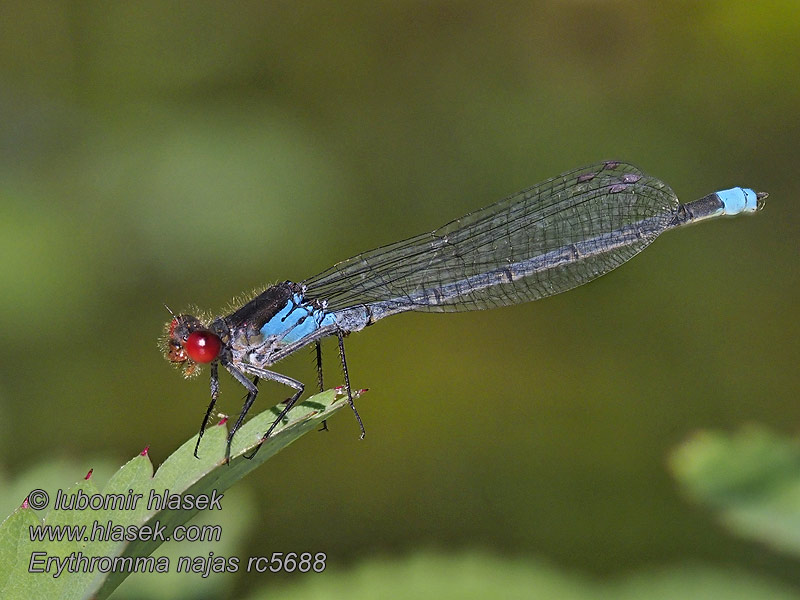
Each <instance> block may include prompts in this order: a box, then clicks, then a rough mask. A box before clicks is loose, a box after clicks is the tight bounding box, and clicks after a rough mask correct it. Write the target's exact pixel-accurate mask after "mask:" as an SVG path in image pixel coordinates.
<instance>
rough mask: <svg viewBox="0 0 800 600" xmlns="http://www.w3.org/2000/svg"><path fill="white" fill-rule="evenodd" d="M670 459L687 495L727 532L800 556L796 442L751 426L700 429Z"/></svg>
mask: <svg viewBox="0 0 800 600" xmlns="http://www.w3.org/2000/svg"><path fill="white" fill-rule="evenodd" d="M670 462H671V466H672V470H673V472H674V473H675V476H676V477H677V478H678V480H679V481H680V482H681V484H683V486H684V488H685V489H686V491H687V492H688V493H689V495H690V496H692V497H693V498H694V499H696V500H697V501H700V502H703V503H705V504H707V505H709V506H710V507H711V508H712V509H714V510H715V511H717V512H718V513H719V516H720V519H721V520H722V522H723V523H724V524H725V526H726V527H728V528H729V529H730V530H731V531H732V532H734V533H736V534H738V535H741V536H743V537H747V538H751V539H755V540H759V541H761V542H763V543H765V544H767V545H769V546H771V547H773V548H776V549H779V550H783V551H785V552H789V553H791V554H794V555H800V440H798V439H796V438H789V437H785V436H781V435H778V434H775V433H772V432H770V431H768V430H767V429H765V428H763V427H756V426H750V427H747V428H744V429H742V430H741V431H739V432H738V433H736V434H733V435H731V434H725V433H716V432H702V433H699V434H697V435H695V436H694V437H693V438H692V439H690V440H688V441H687V442H685V443H684V444H683V445H682V446H680V447H679V448H678V449H677V450H676V451H675V452H674V454H673V455H672V458H671V461H670Z"/></svg>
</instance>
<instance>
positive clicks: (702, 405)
mask: <svg viewBox="0 0 800 600" xmlns="http://www.w3.org/2000/svg"><path fill="white" fill-rule="evenodd" d="M798 141H800V4H799V3H796V2H792V1H787V2H761V3H751V2H732V1H726V2H708V3H695V2H672V3H643V2H634V1H631V2H623V1H619V2H592V1H567V2H518V3H489V2H452V1H447V2H405V1H404V2H392V3H372V2H364V3H358V2H344V3H329V2H305V3H292V2H271V3H262V2H240V3H235V4H231V3H224V2H192V3H177V4H173V3H170V4H164V3H160V2H138V3H102V2H5V3H3V4H2V5H1V6H0V258H1V259H2V263H0V289H1V290H2V293H0V332H2V333H0V336H1V337H0V339H2V343H1V344H0V412H1V413H2V415H3V418H2V420H1V421H0V454H1V455H2V459H0V466H1V467H2V471H3V473H4V477H5V481H6V484H7V486H12V485H13V483H12V482H13V481H15V480H18V479H19V478H20V477H23V476H24V474H25V473H30V472H31V469H37V468H43V467H42V465H47V464H51V465H52V464H59V465H74V470H73V469H72V467H70V468H67V467H61V468H59V470H58V472H59V475H58V476H59V477H62V478H63V485H64V486H67V485H69V484H71V483H72V482H73V481H75V480H76V479H77V478H79V477H80V476H81V475H82V474H83V473H85V471H86V470H88V468H90V467H92V466H94V467H98V465H100V466H103V465H105V466H104V467H103V468H104V469H105V470H106V476H107V475H108V474H110V473H111V472H113V469H114V468H116V466H117V465H119V464H122V463H123V462H125V461H126V460H127V459H128V458H129V457H131V456H133V455H135V454H136V453H138V452H139V451H140V450H141V449H142V448H143V447H144V446H145V445H146V444H150V454H151V456H152V458H153V461H154V463H156V464H157V463H159V462H161V461H163V459H164V458H165V457H166V456H168V455H169V454H170V453H171V452H172V451H173V450H174V449H175V448H176V447H177V446H178V445H180V444H181V443H182V442H183V441H184V440H186V439H187V438H188V437H190V436H191V435H193V434H194V433H195V432H196V430H197V427H198V426H199V422H200V420H201V418H202V415H203V411H204V410H205V407H206V404H207V397H208V381H207V372H206V373H203V375H201V376H200V377H199V378H197V379H195V380H192V381H190V382H186V381H184V380H183V379H182V378H181V377H180V375H179V374H178V373H177V372H175V371H174V370H173V369H172V368H170V366H169V365H168V364H167V363H166V362H165V361H164V360H163V358H162V357H161V355H160V354H159V352H158V349H157V346H156V342H157V339H158V337H159V336H160V335H161V332H162V327H163V324H164V322H165V321H166V320H167V317H168V315H167V313H166V311H165V309H164V306H163V304H164V303H167V304H169V305H170V307H172V308H173V309H176V310H182V309H186V308H187V307H189V306H192V305H196V306H199V307H202V308H204V309H208V310H211V311H219V310H222V309H224V308H225V307H226V306H227V305H228V302H229V301H230V300H231V298H233V297H234V296H235V295H237V294H240V293H241V292H246V291H249V290H251V289H253V288H255V287H258V286H264V285H267V284H271V283H275V282H277V281H282V280H285V279H292V280H295V281H297V280H302V279H303V278H305V277H308V276H310V275H313V274H315V273H317V272H319V271H321V270H323V269H325V268H327V267H328V266H330V265H331V264H333V263H334V262H337V261H339V260H342V259H345V258H347V257H349V256H351V255H353V254H355V253H357V252H360V251H362V250H367V249H371V248H373V247H375V246H378V245H381V244H384V243H388V242H392V241H395V240H398V239H401V238H404V237H407V236H410V235H413V234H416V233H419V232H421V231H425V230H428V229H433V228H434V227H436V226H439V225H441V224H443V223H445V222H447V221H449V220H451V219H452V218H455V217H458V216H461V215H462V214H464V213H466V212H468V211H470V210H473V209H475V208H479V207H481V206H483V205H486V204H489V203H491V202H493V201H495V200H498V199H500V198H502V197H504V196H506V195H508V194H510V193H513V192H516V191H518V190H519V189H522V188H524V187H527V186H529V185H532V184H533V183H536V182H538V181H541V180H543V179H546V178H548V177H550V176H553V175H556V174H558V173H560V172H562V171H565V170H568V169H571V168H574V167H578V166H581V165H584V164H589V163H592V162H594V161H597V160H602V159H609V158H615V159H622V160H628V161H631V162H633V163H635V164H637V165H639V166H640V167H642V168H643V169H644V170H645V171H647V172H648V173H651V174H653V175H656V176H658V177H660V178H663V179H664V180H665V181H667V182H668V183H669V184H670V185H671V186H672V187H673V189H674V190H675V191H676V192H677V194H678V195H679V197H681V198H682V199H684V200H692V199H694V198H697V197H700V196H702V195H705V194H707V193H709V192H711V191H714V190H717V189H721V188H726V187H731V186H733V185H743V186H748V187H753V188H755V189H758V190H766V191H768V192H769V193H770V198H769V200H768V204H767V208H766V210H764V211H763V212H761V213H759V214H758V215H756V216H753V217H749V218H745V217H741V218H737V219H731V220H718V221H715V222H713V223H707V224H704V225H702V226H697V227H693V228H687V229H685V230H681V231H676V232H670V233H669V234H667V235H665V236H664V237H663V238H661V239H659V240H658V241H657V242H656V243H655V244H654V245H653V246H652V247H651V248H649V249H648V250H647V251H645V252H644V253H643V254H642V255H640V256H638V257H637V258H635V259H634V260H633V261H631V262H630V263H629V264H626V265H625V266H624V267H623V268H620V269H619V270H617V271H615V272H613V273H611V274H610V275H608V276H606V277H603V278H601V279H600V280H598V281H596V282H594V283H592V284H591V285H588V286H584V287H582V288H579V289H576V290H574V291H571V292H569V293H567V294H563V295H560V296H556V297H553V298H550V299H546V300H543V301H540V302H537V303H534V304H527V305H521V306H516V307H510V308H503V309H497V310H493V311H488V312H480V313H465V314H454V315H449V314H444V315H436V314H434V315H430V314H407V315H401V316H397V317H394V318H392V319H387V320H385V321H382V322H380V323H379V324H378V325H376V326H375V327H372V328H370V329H368V330H366V331H363V332H360V333H359V334H357V335H354V336H352V337H351V338H349V339H348V340H347V350H348V364H349V367H350V374H351V378H352V381H353V385H354V386H356V387H369V388H370V390H371V391H370V392H369V394H367V395H366V396H365V397H364V398H363V400H362V401H361V402H360V405H359V408H360V412H361V415H362V417H363V419H364V422H365V424H366V427H367V437H366V439H365V440H363V441H360V440H359V439H358V430H357V426H356V424H355V422H354V420H353V419H352V417H351V415H350V414H348V413H346V412H342V413H340V414H339V416H337V417H336V418H335V419H333V420H332V421H331V423H330V424H329V425H330V429H331V430H330V431H329V432H328V433H326V434H312V435H307V436H305V437H304V438H303V439H302V440H300V441H299V442H298V443H296V444H295V445H293V446H292V447H291V448H289V449H288V450H287V451H285V452H283V453H282V454H280V455H279V456H277V457H276V458H275V459H273V460H271V461H269V462H268V463H267V464H266V465H265V466H264V467H262V468H261V469H259V470H258V471H256V472H255V473H253V474H252V475H251V476H249V477H248V478H247V479H246V480H245V481H243V482H241V483H240V484H239V486H237V487H238V488H240V489H237V490H236V492H235V493H234V494H232V496H234V495H238V496H237V497H238V500H236V502H237V503H239V504H237V506H239V507H240V510H239V511H238V512H240V513H241V515H242V518H245V516H246V518H247V519H249V525H248V526H247V528H245V529H244V530H243V531H241V532H240V533H239V534H237V536H238V537H237V540H238V541H237V544H236V546H235V547H233V548H228V550H227V554H232V553H238V554H241V555H246V554H264V553H270V552H272V551H291V550H296V551H303V550H310V551H324V552H326V553H327V554H328V556H329V563H330V565H331V566H330V567H329V568H330V570H332V571H337V572H344V571H347V570H348V569H354V568H357V567H358V565H359V564H360V563H361V562H363V561H364V560H366V559H368V558H370V557H375V556H382V557H385V558H386V559H387V560H391V559H393V558H394V557H403V556H408V555H409V554H413V553H415V552H417V551H420V550H424V551H432V552H436V553H442V554H444V555H448V554H451V553H459V552H463V551H470V552H471V551H478V552H483V553H486V554H487V555H491V556H495V557H499V558H500V559H504V558H508V559H513V560H517V559H525V560H527V559H532V560H533V559H535V560H542V561H545V562H546V563H548V564H552V565H555V566H556V567H557V568H563V569H566V570H567V571H569V572H575V573H580V574H583V575H587V576H592V577H598V578H604V577H614V576H617V575H619V574H621V573H628V572H634V571H636V570H638V569H642V568H650V567H653V566H659V565H672V564H683V563H686V562H692V563H696V562H700V563H702V564H708V565H714V566H719V565H721V566H723V567H725V568H731V569H734V570H746V571H747V572H748V573H756V574H758V575H759V576H762V575H763V576H764V577H768V578H770V580H772V579H775V580H778V581H781V582H782V583H784V584H786V585H789V586H800V570H798V568H797V563H795V562H792V561H789V560H787V559H786V557H784V556H782V555H780V554H778V553H776V552H773V551H771V550H768V549H766V548H765V547H763V546H761V545H758V544H756V543H751V542H745V541H742V540H740V539H737V538H734V537H732V536H731V535H729V534H728V533H727V532H726V531H724V530H723V529H722V528H720V526H719V525H718V524H717V523H716V522H715V521H714V519H712V518H711V517H710V516H709V514H708V513H707V512H706V511H705V510H704V509H702V508H700V507H698V506H696V505H694V504H693V503H691V502H690V501H688V500H687V498H686V497H685V496H684V495H682V494H681V492H680V489H679V488H678V486H677V485H676V484H675V482H674V480H673V479H672V477H671V475H670V472H669V469H668V467H667V456H668V455H669V453H670V452H671V451H672V449H674V448H675V447H676V446H677V445H678V444H680V443H681V442H682V441H683V440H684V439H686V438H687V436H689V435H690V434H692V433H693V432H695V431H697V430H699V429H704V428H721V429H728V428H735V427H738V426H739V425H741V424H743V423H748V422H757V423H762V424H764V425H766V426H770V427H772V428H774V429H775V430H777V431H780V432H785V433H794V432H795V430H796V424H797V422H798V419H800V403H798V398H800V375H799V374H798V373H799V370H798V342H797V340H798V337H799V336H800V326H798V319H797V316H798V300H800V266H799V265H798V258H799V251H800V245H799V244H798V227H800V210H798V208H799V207H798V198H800V185H799V184H798V180H799V179H798V177H797V168H798V164H800V149H799V148H798ZM324 352H325V354H326V363H325V364H326V377H327V383H328V384H329V385H338V384H340V383H341V375H340V370H339V367H338V366H337V361H336V345H335V343H332V342H330V341H329V342H328V343H327V344H325V346H324ZM278 368H279V370H280V371H281V372H284V373H286V374H288V375H291V376H293V377H295V378H298V379H301V380H303V381H305V382H307V384H308V387H309V389H312V388H313V385H314V382H315V370H314V366H313V351H312V350H308V351H301V352H299V353H297V355H296V356H293V357H290V358H289V359H287V360H285V361H284V362H283V363H281V364H280V365H278ZM285 394H286V392H285V390H282V389H280V387H278V386H274V387H270V386H269V385H265V386H263V387H262V395H260V396H259V400H258V406H257V407H256V409H258V408H261V409H265V408H267V406H269V405H270V404H273V403H275V402H277V401H279V400H281V399H282V398H283V397H284V396H285ZM241 396H242V391H241V389H240V388H239V386H238V385H237V384H235V383H234V382H233V381H232V380H231V379H230V378H228V377H224V378H223V388H222V400H221V404H220V409H221V410H224V411H226V412H229V413H235V412H237V411H238V410H239V408H240V403H241ZM54 461H55V462H54ZM100 470H101V471H102V470H103V469H100ZM20 494H21V495H18V496H19V497H13V498H10V499H9V503H10V505H9V506H7V507H4V508H6V509H7V510H6V511H4V512H3V514H4V515H5V514H7V512H8V511H10V510H11V509H13V507H14V506H16V505H18V504H19V502H20V501H21V499H22V498H23V497H24V490H22V491H21V492H20ZM231 510H233V509H231ZM217 520H218V521H219V519H217ZM230 527H231V528H233V527H234V525H230ZM295 581H296V578H295V579H293V578H284V580H279V579H276V578H275V577H272V578H271V579H269V580H267V579H266V578H265V577H263V576H254V575H244V574H240V575H237V576H230V577H227V578H225V579H224V582H225V585H224V588H221V590H222V591H220V590H219V589H218V590H217V591H215V592H214V594H215V596H214V597H225V596H226V594H229V595H230V597H235V594H241V593H245V592H247V591H249V590H251V589H253V588H254V587H255V586H262V585H264V584H268V585H273V584H274V585H281V586H286V585H289V586H291V585H292V583H293V582H295ZM154 593H155V592H154ZM197 593H198V594H199V595H200V596H202V594H203V593H207V592H203V591H202V590H200V591H198V592H197Z"/></svg>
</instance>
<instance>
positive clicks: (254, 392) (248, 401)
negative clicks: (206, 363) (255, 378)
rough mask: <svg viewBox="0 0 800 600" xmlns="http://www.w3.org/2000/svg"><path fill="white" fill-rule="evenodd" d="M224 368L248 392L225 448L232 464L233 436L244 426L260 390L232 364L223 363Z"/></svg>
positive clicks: (226, 459)
mask: <svg viewBox="0 0 800 600" xmlns="http://www.w3.org/2000/svg"><path fill="white" fill-rule="evenodd" d="M223 366H224V367H225V368H226V369H227V370H228V372H229V373H230V374H231V375H233V378H234V379H236V381H238V382H239V383H241V384H242V385H243V386H244V387H245V389H246V390H247V397H246V398H245V400H244V404H243V405H242V411H241V412H240V413H239V417H238V418H237V419H236V423H234V424H233V427H231V430H230V431H229V432H228V440H227V445H226V446H225V462H226V463H228V464H230V461H231V442H232V441H233V436H234V435H236V432H237V431H238V430H239V428H240V427H241V426H242V422H243V421H244V418H245V416H246V415H247V412H248V411H249V410H250V407H251V406H253V402H255V401H256V396H258V388H257V387H256V385H255V384H254V383H252V382H251V381H250V380H249V379H248V378H247V376H246V375H245V374H244V373H242V372H241V371H240V370H239V369H237V368H236V367H234V366H233V365H232V364H230V363H223Z"/></svg>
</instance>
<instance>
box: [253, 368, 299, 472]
mask: <svg viewBox="0 0 800 600" xmlns="http://www.w3.org/2000/svg"><path fill="white" fill-rule="evenodd" d="M245 369H246V370H247V371H248V372H250V374H251V375H253V374H257V375H258V377H261V378H262V379H269V380H271V381H277V382H278V383H282V384H284V385H287V386H289V387H292V388H294V389H295V390H297V391H296V392H295V393H294V395H293V396H292V397H291V398H289V400H287V401H286V406H284V407H283V409H282V410H281V412H280V414H279V415H278V418H277V419H275V420H274V421H273V422H272V425H270V427H269V429H267V432H266V433H265V434H264V435H263V436H261V440H260V441H259V442H258V445H257V446H256V447H255V448H254V449H253V451H252V452H251V453H250V454H249V455H245V458H246V459H248V460H250V459H252V458H253V457H254V456H255V455H256V453H257V452H258V451H259V449H260V448H261V445H262V444H263V443H264V442H265V441H267V439H268V438H269V436H270V434H271V433H272V432H273V431H274V430H275V428H276V427H277V426H278V424H279V423H280V422H281V421H283V419H284V417H285V416H286V415H287V413H288V412H289V411H290V410H292V407H293V406H294V405H295V404H297V400H298V398H300V396H301V395H302V394H303V390H304V389H305V386H304V385H303V384H302V383H301V382H299V381H297V380H296V379H292V378H291V377H287V376H286V375H281V374H280V373H274V372H273V371H267V370H266V369H259V368H257V367H253V366H250V365H248V366H246V367H245Z"/></svg>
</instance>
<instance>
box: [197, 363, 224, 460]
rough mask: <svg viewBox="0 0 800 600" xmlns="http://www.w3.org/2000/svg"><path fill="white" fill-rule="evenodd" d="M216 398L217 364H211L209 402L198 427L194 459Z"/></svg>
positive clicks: (217, 384)
mask: <svg viewBox="0 0 800 600" xmlns="http://www.w3.org/2000/svg"><path fill="white" fill-rule="evenodd" d="M217 398H219V374H218V373H217V363H216V362H212V363H211V402H209V403H208V409H206V416H205V417H203V423H202V424H201V425H200V433H199V434H198V435H197V443H196V444H195V445H194V457H195V458H200V457H199V456H197V450H198V448H200V440H201V439H202V438H203V434H204V433H205V432H206V425H208V419H209V418H210V417H211V411H212V410H214V405H215V404H216V403H217Z"/></svg>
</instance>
